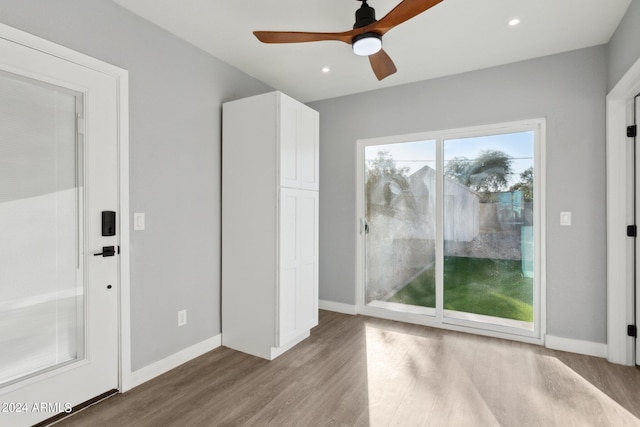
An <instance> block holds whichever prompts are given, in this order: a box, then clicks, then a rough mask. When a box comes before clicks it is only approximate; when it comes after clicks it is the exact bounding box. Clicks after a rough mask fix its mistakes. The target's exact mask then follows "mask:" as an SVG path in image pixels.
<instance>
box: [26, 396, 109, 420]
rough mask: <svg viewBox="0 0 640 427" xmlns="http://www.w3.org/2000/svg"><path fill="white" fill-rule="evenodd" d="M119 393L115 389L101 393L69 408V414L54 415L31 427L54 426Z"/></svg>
mask: <svg viewBox="0 0 640 427" xmlns="http://www.w3.org/2000/svg"><path fill="white" fill-rule="evenodd" d="M118 393H120V392H119V391H118V390H117V389H115V388H114V389H111V390H109V391H107V392H104V393H102V394H101V395H99V396H96V397H94V398H93V399H89V400H87V401H86V402H82V403H80V404H78V405H76V406H74V407H73V408H71V411H69V412H60V413H59V414H57V415H54V416H53V417H50V418H47V419H46V420H44V421H41V422H39V423H38V424H34V425H33V427H46V426H50V425H54V424H56V423H58V422H60V421H62V420H64V419H65V418H68V417H70V416H72V415H74V414H77V413H78V412H80V411H82V410H84V409H87V408H88V407H90V406H93V405H95V404H96V403H100V402H102V401H103V400H106V399H108V398H110V397H112V396H115V395H116V394H118Z"/></svg>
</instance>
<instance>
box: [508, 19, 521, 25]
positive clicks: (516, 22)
mask: <svg viewBox="0 0 640 427" xmlns="http://www.w3.org/2000/svg"><path fill="white" fill-rule="evenodd" d="M519 23H520V20H519V19H518V18H513V19H512V20H511V21H509V26H511V27H515V26H516V25H518V24H519Z"/></svg>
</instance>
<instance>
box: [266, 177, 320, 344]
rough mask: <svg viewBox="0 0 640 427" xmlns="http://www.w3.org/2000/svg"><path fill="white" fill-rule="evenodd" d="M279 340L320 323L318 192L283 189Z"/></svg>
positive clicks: (281, 341)
mask: <svg viewBox="0 0 640 427" xmlns="http://www.w3.org/2000/svg"><path fill="white" fill-rule="evenodd" d="M278 302H279V307H278V314H279V322H278V323H279V325H278V330H279V334H278V342H277V343H276V346H277V347H279V346H282V345H284V344H286V343H287V342H288V341H291V340H292V339H293V338H295V337H297V336H299V335H301V334H303V333H304V332H306V331H308V330H309V329H311V328H312V327H313V326H315V325H317V324H318V192H317V191H308V190H298V189H291V188H281V192H280V283H279V301H278Z"/></svg>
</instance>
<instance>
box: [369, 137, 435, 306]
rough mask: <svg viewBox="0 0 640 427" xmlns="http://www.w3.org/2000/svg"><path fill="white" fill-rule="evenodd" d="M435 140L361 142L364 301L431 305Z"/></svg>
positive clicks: (399, 304) (433, 276) (376, 303)
mask: <svg viewBox="0 0 640 427" xmlns="http://www.w3.org/2000/svg"><path fill="white" fill-rule="evenodd" d="M435 147H436V144H435V141H434V140H428V141H413V142H403V143H397V144H384V145H371V146H367V147H366V148H365V204H366V207H365V218H366V222H365V223H363V224H361V225H362V227H363V229H365V232H366V239H365V242H366V243H365V258H366V267H365V286H366V291H365V303H366V304H367V305H369V306H378V307H384V308H389V309H396V308H397V309H400V310H403V311H407V310H411V306H414V307H415V308H414V311H418V312H420V308H422V307H431V308H433V307H435V303H436V294H435V260H436V254H435V239H436V161H435V159H436V149H435Z"/></svg>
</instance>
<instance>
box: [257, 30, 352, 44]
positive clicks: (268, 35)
mask: <svg viewBox="0 0 640 427" xmlns="http://www.w3.org/2000/svg"><path fill="white" fill-rule="evenodd" d="M355 33H356V32H354V30H351V31H344V32H342V33H308V32H304V31H300V32H299V31H254V32H253V35H255V36H256V37H257V38H258V40H260V41H261V42H262V43H305V42H319V41H324V40H337V41H341V42H345V43H348V44H351V39H353V36H354V35H355Z"/></svg>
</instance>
